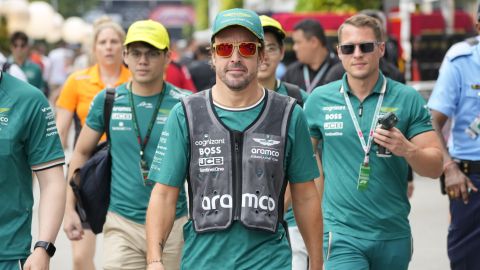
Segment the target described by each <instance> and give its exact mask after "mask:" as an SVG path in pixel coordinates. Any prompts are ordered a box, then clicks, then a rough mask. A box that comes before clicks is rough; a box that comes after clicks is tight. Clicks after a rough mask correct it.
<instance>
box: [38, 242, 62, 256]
mask: <svg viewBox="0 0 480 270" xmlns="http://www.w3.org/2000/svg"><path fill="white" fill-rule="evenodd" d="M37 247H38V248H43V249H45V250H46V251H47V254H48V256H50V257H52V256H53V255H54V254H55V251H56V250H57V249H56V248H55V245H53V243H50V242H45V241H38V242H37V243H35V247H34V249H36V248H37Z"/></svg>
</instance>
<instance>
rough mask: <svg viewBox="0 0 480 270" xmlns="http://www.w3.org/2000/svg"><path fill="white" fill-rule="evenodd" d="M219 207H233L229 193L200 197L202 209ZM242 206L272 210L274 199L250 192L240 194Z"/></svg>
mask: <svg viewBox="0 0 480 270" xmlns="http://www.w3.org/2000/svg"><path fill="white" fill-rule="evenodd" d="M219 207H221V208H232V207H233V198H232V195H230V194H223V195H215V196H213V197H212V198H209V197H207V196H205V197H203V198H202V209H203V210H215V209H218V208H219ZM242 207H248V208H254V209H258V208H260V209H263V210H268V211H274V210H275V207H276V204H275V200H274V199H273V198H271V197H268V196H260V197H258V196H257V195H255V194H252V193H244V194H242Z"/></svg>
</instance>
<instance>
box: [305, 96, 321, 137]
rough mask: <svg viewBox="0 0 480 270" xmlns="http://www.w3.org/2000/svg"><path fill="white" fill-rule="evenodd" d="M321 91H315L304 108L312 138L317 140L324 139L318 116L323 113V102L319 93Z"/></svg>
mask: <svg viewBox="0 0 480 270" xmlns="http://www.w3.org/2000/svg"><path fill="white" fill-rule="evenodd" d="M319 92H321V91H314V92H313V93H312V94H311V95H310V96H309V98H308V100H307V102H306V103H305V106H303V109H304V112H305V117H306V118H307V123H308V128H309V131H310V136H311V137H313V138H316V139H319V140H321V139H322V131H321V129H320V126H319V121H318V115H319V112H321V109H322V108H321V106H320V104H321V102H320V96H319V95H318V93H319Z"/></svg>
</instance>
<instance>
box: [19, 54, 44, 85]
mask: <svg viewBox="0 0 480 270" xmlns="http://www.w3.org/2000/svg"><path fill="white" fill-rule="evenodd" d="M20 68H21V69H22V71H23V72H24V73H25V76H27V80H28V83H29V84H31V85H33V86H35V87H37V88H38V89H40V90H42V91H43V88H44V81H43V77H42V69H41V68H40V67H39V66H38V65H37V64H35V63H33V62H31V61H29V60H26V61H25V62H24V63H23V65H21V66H20Z"/></svg>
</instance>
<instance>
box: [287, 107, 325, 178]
mask: <svg viewBox="0 0 480 270" xmlns="http://www.w3.org/2000/svg"><path fill="white" fill-rule="evenodd" d="M288 139H289V141H290V147H289V148H290V150H289V151H288V149H287V155H288V157H287V178H288V179H289V180H290V181H291V182H293V183H301V182H307V181H310V180H312V179H314V178H316V177H318V176H319V175H320V173H319V171H318V166H317V161H316V159H315V155H314V154H313V148H312V142H311V140H310V134H309V132H308V125H307V120H306V119H305V115H304V114H303V111H302V109H301V108H300V106H299V105H296V106H295V108H294V111H293V112H292V116H291V119H290V126H289V129H288Z"/></svg>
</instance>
